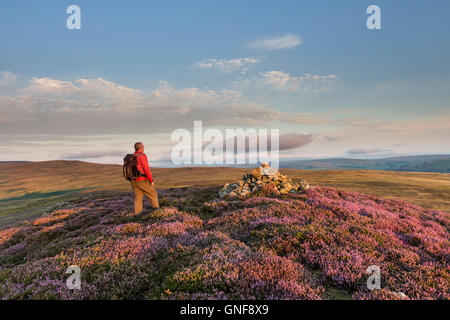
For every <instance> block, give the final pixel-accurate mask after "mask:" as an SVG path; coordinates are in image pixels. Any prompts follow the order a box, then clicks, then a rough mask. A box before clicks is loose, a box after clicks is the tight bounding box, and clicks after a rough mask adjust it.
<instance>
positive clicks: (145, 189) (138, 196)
mask: <svg viewBox="0 0 450 320" xmlns="http://www.w3.org/2000/svg"><path fill="white" fill-rule="evenodd" d="M131 188H133V191H134V213H135V214H139V213H141V212H142V200H144V194H145V195H146V196H147V198H148V199H149V200H150V203H151V205H152V208H159V201H158V193H157V192H156V188H155V186H154V185H152V184H151V183H150V180H141V181H131Z"/></svg>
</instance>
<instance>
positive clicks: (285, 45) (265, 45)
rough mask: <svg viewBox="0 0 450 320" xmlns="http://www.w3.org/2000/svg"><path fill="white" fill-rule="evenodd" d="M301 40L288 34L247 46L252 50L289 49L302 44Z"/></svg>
mask: <svg viewBox="0 0 450 320" xmlns="http://www.w3.org/2000/svg"><path fill="white" fill-rule="evenodd" d="M302 42H303V40H302V39H301V38H300V37H299V36H297V35H295V34H288V35H285V36H282V37H277V38H267V39H261V40H258V41H255V42H253V43H251V44H250V45H249V46H250V47H252V48H258V49H264V50H267V51H274V50H282V49H290V48H293V47H296V46H298V45H300V44H302Z"/></svg>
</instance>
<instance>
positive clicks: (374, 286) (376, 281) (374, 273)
mask: <svg viewBox="0 0 450 320" xmlns="http://www.w3.org/2000/svg"><path fill="white" fill-rule="evenodd" d="M366 273H367V274H369V275H370V276H369V278H367V282H366V284H367V288H368V289H369V290H380V289H381V268H380V267H379V266H377V265H371V266H370V267H368V268H367V270H366Z"/></svg>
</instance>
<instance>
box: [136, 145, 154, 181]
mask: <svg viewBox="0 0 450 320" xmlns="http://www.w3.org/2000/svg"><path fill="white" fill-rule="evenodd" d="M139 154H140V155H139ZM134 155H135V156H137V155H139V156H138V157H137V169H138V171H139V172H141V173H143V174H145V175H146V177H139V178H136V180H135V181H142V180H150V182H153V177H152V172H151V171H150V166H149V165H148V158H147V156H146V154H145V153H142V152H135V153H134Z"/></svg>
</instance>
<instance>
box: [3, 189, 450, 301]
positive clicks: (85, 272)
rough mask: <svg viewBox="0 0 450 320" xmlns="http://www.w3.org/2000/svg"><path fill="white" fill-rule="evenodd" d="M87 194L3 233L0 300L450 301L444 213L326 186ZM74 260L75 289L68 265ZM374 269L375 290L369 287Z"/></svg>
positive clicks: (445, 216) (447, 215)
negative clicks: (145, 198)
mask: <svg viewBox="0 0 450 320" xmlns="http://www.w3.org/2000/svg"><path fill="white" fill-rule="evenodd" d="M219 189H220V187H191V188H174V189H166V190H163V191H161V192H160V199H161V204H162V206H163V207H162V208H161V209H158V210H155V211H152V210H151V209H149V207H148V205H147V207H146V209H145V210H144V213H143V214H141V215H138V216H135V215H134V214H131V212H133V209H132V195H131V193H129V192H128V193H126V194H125V193H124V194H121V195H116V196H109V197H103V198H98V197H94V196H93V194H87V195H85V196H84V197H83V198H81V199H79V201H78V202H77V203H72V204H71V205H68V206H67V207H65V208H62V209H58V210H54V211H53V212H52V213H50V214H47V215H43V216H41V217H39V218H36V219H33V220H29V221H27V222H23V223H19V224H16V225H13V226H11V227H8V228H6V229H3V230H1V231H0V298H3V299H449V298H450V293H449V281H448V280H449V276H450V275H449V260H448V259H449V253H450V252H449V248H450V246H449V244H450V243H449V233H448V226H449V222H450V221H449V213H447V212H444V211H438V210H431V209H423V208H421V207H419V206H415V205H412V204H409V203H407V202H404V201H399V200H388V199H380V198H376V197H372V196H368V195H364V194H360V193H356V192H346V191H338V190H335V189H332V188H310V189H308V190H306V193H304V194H286V195H278V196H273V195H270V194H267V195H264V194H263V195H260V196H257V197H249V198H247V197H243V198H231V199H228V200H223V199H219V198H218V192H219ZM70 265H77V266H79V267H80V268H81V275H82V277H81V279H82V285H81V290H75V291H71V290H69V289H67V287H66V284H65V280H66V278H67V275H66V274H65V271H66V268H67V267H68V266H70ZM371 265H377V266H379V267H380V268H381V274H382V282H381V284H382V288H381V290H375V291H369V290H368V289H367V287H366V280H367V277H368V275H367V274H366V273H365V272H366V270H367V268H368V267H369V266H371Z"/></svg>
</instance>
